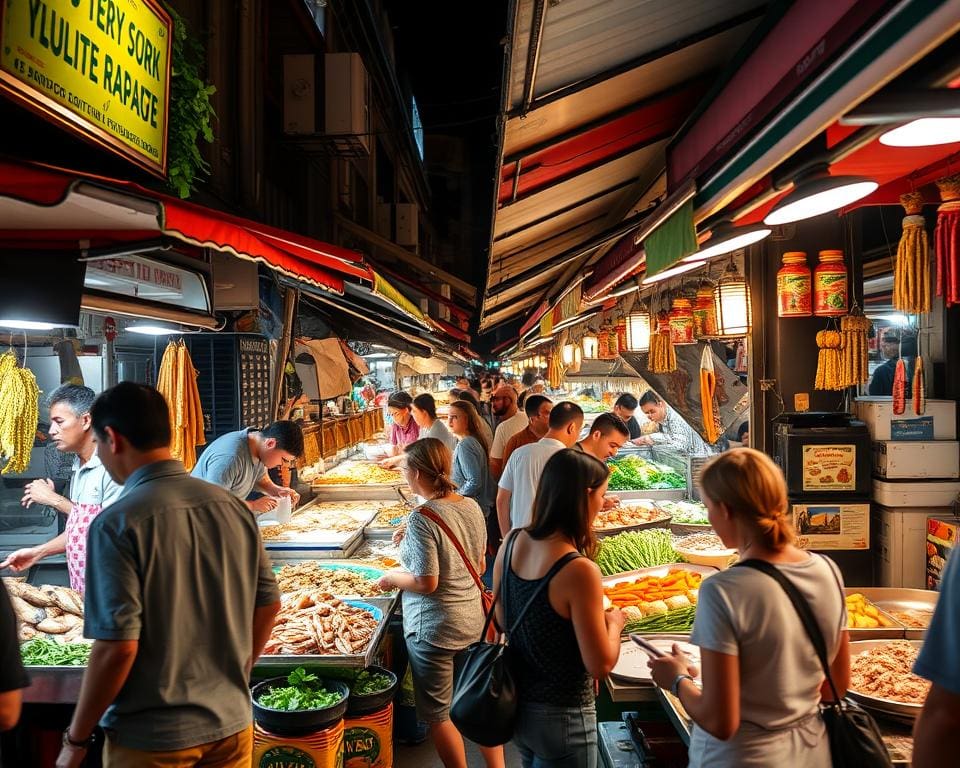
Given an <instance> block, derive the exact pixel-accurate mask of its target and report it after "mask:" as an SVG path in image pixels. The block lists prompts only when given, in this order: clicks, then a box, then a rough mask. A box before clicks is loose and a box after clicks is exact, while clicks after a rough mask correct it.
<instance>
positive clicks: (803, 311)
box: [777, 251, 813, 317]
mask: <svg viewBox="0 0 960 768" xmlns="http://www.w3.org/2000/svg"><path fill="white" fill-rule="evenodd" d="M812 314H813V281H812V277H811V273H810V267H808V266H807V254H806V253H804V252H803V251H787V252H786V253H785V254H783V266H782V267H781V268H780V271H779V272H777V316H778V317H810V315H812Z"/></svg>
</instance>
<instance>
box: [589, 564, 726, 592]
mask: <svg viewBox="0 0 960 768" xmlns="http://www.w3.org/2000/svg"><path fill="white" fill-rule="evenodd" d="M674 570H680V571H690V572H691V573H699V574H700V575H701V576H703V578H707V577H708V576H711V575H713V574H714V573H719V572H720V571H719V570H717V569H716V568H713V567H711V566H709V565H694V564H693V563H668V564H667V565H655V566H653V567H652V568H640V569H638V570H636V571H626V572H624V573H618V574H615V575H613V576H603V577H602V578H601V579H600V582H601V583H602V584H603V586H605V587H608V586H612V585H614V584H622V583H624V582H626V581H636V580H637V579H642V578H644V577H645V576H657V577H661V578H662V577H663V576H666V575H667V574H669V573H670V571H674Z"/></svg>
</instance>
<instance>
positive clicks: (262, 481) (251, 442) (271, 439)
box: [190, 421, 303, 514]
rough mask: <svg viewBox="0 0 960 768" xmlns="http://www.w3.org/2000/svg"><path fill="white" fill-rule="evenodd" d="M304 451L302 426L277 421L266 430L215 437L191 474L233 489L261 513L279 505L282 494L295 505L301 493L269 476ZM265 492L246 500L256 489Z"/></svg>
mask: <svg viewBox="0 0 960 768" xmlns="http://www.w3.org/2000/svg"><path fill="white" fill-rule="evenodd" d="M301 455H303V430H302V429H301V427H300V425H299V424H297V423H296V422H293V421H275V422H273V424H271V425H270V426H269V427H267V428H266V429H263V430H258V429H249V428H248V429H241V430H239V431H237V432H227V434H225V435H221V436H220V437H218V438H217V439H216V440H214V441H213V442H212V443H210V445H208V446H207V447H206V449H205V450H204V452H203V453H202V454H201V455H200V459H199V460H198V461H197V465H196V466H195V467H194V468H193V472H191V473H190V474H192V475H193V476H194V477H196V478H198V479H200V480H206V481H207V482H208V483H213V484H214V485H219V486H220V487H221V488H223V489H224V490H227V491H230V493H232V494H233V495H234V496H236V497H237V498H238V499H240V500H241V501H242V502H244V503H245V504H246V505H247V508H248V509H250V510H251V511H252V512H256V513H257V514H261V513H263V512H269V511H270V510H272V509H273V508H274V507H276V506H277V499H278V498H279V497H281V496H287V497H289V498H290V501H291V503H292V504H293V505H294V506H296V505H297V503H298V502H299V501H300V494H299V493H297V492H296V491H295V490H293V489H292V488H284V487H283V486H280V485H277V484H276V483H274V482H273V481H272V480H271V479H270V475H269V474H268V472H269V470H271V469H274V468H275V467H279V466H280V465H281V464H283V463H284V462H286V463H287V464H292V463H293V462H294V461H295V460H296V459H298V458H299V457H300V456H301ZM255 491H256V492H258V493H262V494H263V496H260V497H259V498H257V499H255V500H254V501H247V497H248V496H250V494H251V493H253V492H255Z"/></svg>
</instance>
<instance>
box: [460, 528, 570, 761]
mask: <svg viewBox="0 0 960 768" xmlns="http://www.w3.org/2000/svg"><path fill="white" fill-rule="evenodd" d="M518 534H519V531H515V532H514V533H513V535H512V536H510V537H509V539H507V541H506V549H505V551H504V554H503V562H502V570H501V573H500V590H499V591H498V592H497V594H496V595H495V596H494V598H493V603H492V604H491V605H490V609H489V611H488V612H487V618H486V621H485V622H484V625H483V632H482V633H481V635H480V641H479V642H476V643H474V644H473V645H471V646H469V647H468V648H467V649H466V651H465V652H464V655H465V657H466V658H465V659H464V662H463V667H462V668H461V670H460V673H459V675H458V676H457V679H456V682H455V683H454V687H453V703H452V704H451V706H450V720H451V721H452V722H453V724H454V725H455V726H457V730H459V731H460V733H462V734H463V735H464V736H466V737H467V738H468V739H470V741H473V742H476V743H477V744H479V745H481V746H483V747H498V746H500V745H501V744H506V743H507V742H508V741H510V739H511V738H513V729H514V725H515V723H516V719H517V691H516V686H515V684H514V679H513V670H512V669H511V656H510V646H509V638H510V635H511V633H513V632H514V630H516V628H517V627H519V626H520V624H521V622H522V621H523V617H524V616H525V615H526V613H527V610H529V608H530V606H531V605H532V604H533V601H534V600H535V599H536V598H537V596H538V595H539V594H540V593H541V592H543V590H544V589H545V588H546V586H547V585H548V584H549V583H550V580H551V579H552V578H553V577H554V576H556V574H557V572H558V571H559V570H560V569H561V568H563V566H565V565H566V564H567V563H569V562H570V561H571V560H574V559H575V558H577V557H580V555H579V554H578V553H576V552H569V553H567V554H566V555H564V556H563V557H561V558H560V559H559V560H557V562H555V563H554V564H553V566H552V567H551V568H550V570H549V571H547V574H546V576H544V579H543V581H542V582H541V583H540V585H539V586H538V587H537V589H536V591H535V592H534V593H533V594H532V595H531V596H530V599H529V600H527V602H526V605H524V606H523V609H522V610H521V611H520V614H519V615H518V616H517V617H516V619H515V620H514V621H513V623H512V624H511V625H510V627H509V629H507V630H505V631H504V632H503V633H502V634H501V635H500V638H499V640H498V641H497V642H495V643H490V642H487V641H486V640H485V639H484V638H486V636H487V630H488V629H489V628H490V627H491V626H492V625H495V622H494V612H495V611H496V607H497V600H498V599H499V598H500V596H501V595H502V594H503V593H504V591H505V589H506V584H507V569H508V568H509V567H510V562H511V560H512V558H513V545H514V543H515V542H516V540H517V535H518ZM504 619H506V614H504ZM504 623H505V624H506V621H504Z"/></svg>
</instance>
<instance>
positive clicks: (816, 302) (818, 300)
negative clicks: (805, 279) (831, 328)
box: [813, 251, 847, 317]
mask: <svg viewBox="0 0 960 768" xmlns="http://www.w3.org/2000/svg"><path fill="white" fill-rule="evenodd" d="M813 314H815V315H816V316H817V317H840V316H841V315H845V314H847V268H846V266H844V263H843V251H820V263H819V264H817V266H816V269H814V270H813Z"/></svg>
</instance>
